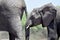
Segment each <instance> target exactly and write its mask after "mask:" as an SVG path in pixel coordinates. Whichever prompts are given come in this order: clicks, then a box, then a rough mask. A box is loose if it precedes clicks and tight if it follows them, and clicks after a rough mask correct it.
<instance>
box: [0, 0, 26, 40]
mask: <svg viewBox="0 0 60 40" xmlns="http://www.w3.org/2000/svg"><path fill="white" fill-rule="evenodd" d="M24 10H25V11H26V5H25V2H24V0H0V31H8V32H9V39H10V40H15V38H17V39H19V40H22V25H21V19H22V17H21V16H22V14H23V11H24Z"/></svg>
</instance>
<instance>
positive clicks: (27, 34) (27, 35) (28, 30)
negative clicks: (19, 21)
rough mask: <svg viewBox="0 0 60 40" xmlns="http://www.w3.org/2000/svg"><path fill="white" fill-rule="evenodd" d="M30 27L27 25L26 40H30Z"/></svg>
mask: <svg viewBox="0 0 60 40" xmlns="http://www.w3.org/2000/svg"><path fill="white" fill-rule="evenodd" d="M28 26H29V25H25V40H29V35H30V27H28Z"/></svg>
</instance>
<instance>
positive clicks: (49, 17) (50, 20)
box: [25, 3, 60, 40]
mask: <svg viewBox="0 0 60 40" xmlns="http://www.w3.org/2000/svg"><path fill="white" fill-rule="evenodd" d="M59 13H60V12H59V11H58V9H57V8H56V7H54V6H53V5H52V3H48V4H46V5H44V6H42V7H40V8H36V9H33V10H32V12H31V15H30V17H29V18H28V19H27V22H26V25H25V34H26V35H25V36H26V39H25V40H29V33H30V27H33V26H36V25H39V24H42V26H43V27H47V30H48V40H58V38H59V33H60V32H59V26H60V25H59V23H60V14H59ZM56 24H57V25H56Z"/></svg>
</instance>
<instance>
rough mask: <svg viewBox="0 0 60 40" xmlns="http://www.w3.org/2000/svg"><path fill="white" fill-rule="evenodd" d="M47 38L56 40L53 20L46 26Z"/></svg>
mask: <svg viewBox="0 0 60 40" xmlns="http://www.w3.org/2000/svg"><path fill="white" fill-rule="evenodd" d="M47 30H48V40H58V36H57V32H56V31H55V30H56V29H55V28H54V22H51V23H50V24H49V25H48V27H47Z"/></svg>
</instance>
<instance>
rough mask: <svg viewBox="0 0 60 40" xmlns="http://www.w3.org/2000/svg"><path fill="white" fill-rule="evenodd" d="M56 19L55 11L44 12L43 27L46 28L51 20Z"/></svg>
mask: <svg viewBox="0 0 60 40" xmlns="http://www.w3.org/2000/svg"><path fill="white" fill-rule="evenodd" d="M55 17H56V10H55V9H50V10H49V11H45V12H44V15H43V16H42V20H43V26H48V25H49V24H50V23H51V21H52V20H53V19H55Z"/></svg>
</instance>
